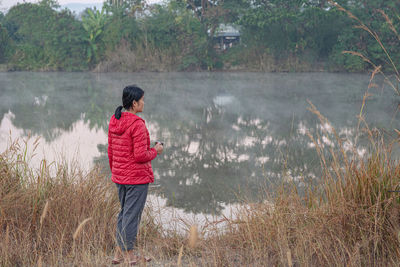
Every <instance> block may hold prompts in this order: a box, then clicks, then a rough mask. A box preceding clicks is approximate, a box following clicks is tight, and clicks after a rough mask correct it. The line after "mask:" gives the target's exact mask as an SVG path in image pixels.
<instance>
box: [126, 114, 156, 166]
mask: <svg viewBox="0 0 400 267" xmlns="http://www.w3.org/2000/svg"><path fill="white" fill-rule="evenodd" d="M132 135H133V157H134V159H135V161H136V162H139V163H144V162H148V161H152V160H153V159H155V157H157V150H156V149H155V148H150V147H149V145H148V140H147V139H148V133H147V128H146V125H145V124H144V122H143V121H139V120H138V121H136V123H135V125H134V127H133V134H132Z"/></svg>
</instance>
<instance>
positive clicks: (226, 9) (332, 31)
mask: <svg viewBox="0 0 400 267" xmlns="http://www.w3.org/2000/svg"><path fill="white" fill-rule="evenodd" d="M335 3H338V4H340V5H341V6H343V7H344V8H345V9H346V10H349V11H350V12H352V13H353V14H354V15H355V16H356V17H357V18H359V19H360V21H363V22H364V23H365V26H366V27H368V28H370V29H372V30H373V31H374V33H376V34H377V35H379V38H380V41H381V44H379V43H377V42H376V40H375V39H376V38H374V36H373V35H371V34H370V33H368V32H366V31H364V30H363V29H361V27H360V25H359V24H358V23H357V21H355V20H354V19H351V18H349V17H348V16H347V15H346V14H345V13H343V12H340V11H339V10H338V9H336V8H334V4H333V2H330V1H329V0H295V1H292V0H224V1H216V0H187V1H185V0H169V1H166V2H164V3H162V4H153V5H148V4H147V3H146V1H143V0H107V1H105V3H104V5H103V8H102V10H96V9H94V10H92V9H87V10H86V11H85V12H84V15H83V16H82V21H80V20H79V19H78V18H75V17H74V16H73V15H72V14H71V13H70V12H69V11H67V10H61V11H57V10H56V9H57V8H59V5H58V3H57V1H56V0H42V1H40V2H39V3H38V4H29V3H24V4H17V5H15V6H14V7H12V8H11V9H10V11H9V12H8V13H7V14H6V15H5V16H4V15H3V14H2V13H0V23H1V24H2V25H3V26H4V28H5V30H6V31H4V29H2V30H1V31H0V33H1V36H2V37H1V38H3V39H2V40H4V41H3V42H2V43H1V44H2V48H1V49H2V50H6V51H8V52H7V53H8V56H4V55H5V54H7V53H5V52H3V56H2V57H1V58H2V59H0V60H2V61H6V62H8V63H10V65H11V66H13V68H14V69H21V70H86V69H87V68H89V69H96V68H97V67H98V66H100V65H101V64H102V63H104V62H106V61H109V60H110V57H112V55H113V53H114V55H115V53H118V54H120V55H125V56H124V57H126V56H128V58H129V60H128V61H131V63H132V64H134V65H137V63H138V60H139V61H146V63H145V64H143V66H141V67H138V68H131V67H128V68H126V67H123V65H125V63H122V62H121V64H118V63H117V62H114V63H113V64H112V65H113V66H115V67H113V68H112V69H113V70H115V71H118V70H122V69H128V70H129V69H134V70H138V69H141V70H146V69H148V70H198V69H207V70H212V69H217V68H223V67H224V68H228V69H229V68H230V67H233V66H235V68H236V69H240V68H244V69H252V70H276V71H282V70H286V71H289V70H292V69H294V70H307V69H309V70H311V69H312V66H313V64H316V65H318V64H319V63H322V62H324V63H328V64H327V65H325V66H328V68H333V69H334V70H348V71H365V70H367V69H368V68H369V67H370V64H368V63H366V62H365V61H363V60H362V59H360V58H357V57H354V56H352V55H349V54H343V53H342V51H354V52H357V53H362V54H363V55H364V56H365V57H367V58H369V59H371V60H372V61H373V62H374V63H375V64H376V65H385V66H386V68H388V69H389V70H390V71H395V69H396V68H395V67H394V64H389V65H388V64H385V63H387V62H388V61H390V60H391V61H392V62H399V61H400V46H399V45H398V44H399V42H400V38H399V33H398V29H399V28H400V17H399V14H400V4H399V2H398V1H396V0H389V1H380V0H372V1H347V0H338V1H336V2H335ZM227 23H230V24H234V25H237V26H239V28H240V32H241V36H240V39H241V42H240V43H241V44H240V45H239V46H237V47H236V48H235V49H234V50H232V51H218V50H216V49H215V48H214V42H215V41H214V40H215V38H214V35H215V31H216V29H217V28H218V26H220V25H221V24H227ZM6 32H7V33H8V34H6ZM7 36H9V39H10V42H8V41H7V40H6V39H7ZM382 45H383V46H382ZM382 47H384V48H385V49H386V51H385V49H382ZM6 48H7V49H6ZM118 49H122V50H123V51H120V52H121V53H119V52H118V51H117V50H118ZM387 54H390V55H391V58H390V59H389V58H388V56H387ZM119 58H121V57H119ZM150 61H151V62H150ZM132 64H130V65H132ZM157 64H161V65H163V66H162V67H160V68H157V67H155V66H156V65H157ZM165 64H167V65H168V67H167V66H166V65H165ZM118 65H120V66H121V69H118V67H117V66H118ZM128 65H129V64H128ZM161 65H160V66H161ZM279 65H282V67H279ZM274 66H275V67H274ZM309 66H310V67H309ZM114 68H116V69H114ZM323 68H325V67H323ZM319 69H320V68H319Z"/></svg>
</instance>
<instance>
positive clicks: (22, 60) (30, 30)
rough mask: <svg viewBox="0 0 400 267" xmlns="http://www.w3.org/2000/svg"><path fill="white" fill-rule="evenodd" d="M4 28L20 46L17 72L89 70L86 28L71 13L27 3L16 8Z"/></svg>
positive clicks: (13, 8) (10, 12)
mask: <svg viewBox="0 0 400 267" xmlns="http://www.w3.org/2000/svg"><path fill="white" fill-rule="evenodd" d="M4 25H5V27H6V29H7V30H8V32H9V35H10V37H11V39H12V40H13V41H14V42H15V44H16V49H15V54H14V56H13V57H12V59H11V64H12V65H13V66H14V68H16V69H45V70H59V69H65V70H76V69H85V68H86V64H85V62H82V60H81V59H82V56H83V53H84V45H83V28H82V26H81V25H80V23H79V22H78V21H76V20H75V18H74V17H73V15H72V14H71V12H70V11H68V10H62V11H61V12H56V11H55V10H53V9H52V8H51V7H49V6H48V5H42V4H30V3H24V4H19V5H16V6H14V7H12V8H11V9H10V10H9V12H8V13H7V15H6V16H5V18H4Z"/></svg>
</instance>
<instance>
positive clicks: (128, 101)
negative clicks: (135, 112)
mask: <svg viewBox="0 0 400 267" xmlns="http://www.w3.org/2000/svg"><path fill="white" fill-rule="evenodd" d="M143 95H144V91H143V90H142V89H141V88H139V87H138V86H136V85H128V86H127V87H125V88H124V91H123V92H122V106H119V107H117V109H116V110H115V118H116V119H117V120H119V119H120V118H121V111H122V108H124V109H125V110H128V109H130V108H131V107H132V103H133V101H139V100H140V99H141V98H142V97H143Z"/></svg>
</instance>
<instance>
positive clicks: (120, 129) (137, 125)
mask: <svg viewBox="0 0 400 267" xmlns="http://www.w3.org/2000/svg"><path fill="white" fill-rule="evenodd" d="M122 105H123V106H119V107H118V108H117V109H116V110H115V114H114V115H113V116H112V117H111V120H110V124H109V128H108V159H109V163H110V169H111V173H112V178H111V179H112V181H113V182H114V183H115V184H116V186H117V188H118V197H119V201H120V204H121V211H120V213H119V215H118V221H117V231H116V239H117V244H118V247H117V248H116V251H115V255H114V259H113V260H112V263H113V264H118V263H121V262H122V261H123V260H125V261H127V262H129V263H130V264H131V265H135V264H137V263H138V261H139V257H138V256H137V255H136V254H135V253H134V250H133V247H134V244H135V241H136V236H137V232H138V226H139V223H140V218H141V214H142V211H143V208H144V205H145V202H146V197H147V191H148V187H149V183H153V182H154V174H153V170H152V168H151V161H152V160H153V159H155V158H156V157H157V155H159V154H161V153H162V151H163V146H162V145H161V144H160V143H157V144H156V145H155V146H154V147H153V148H150V136H149V132H148V130H147V128H146V125H145V121H144V120H143V119H142V118H140V117H139V116H137V115H136V114H137V113H139V112H142V111H143V107H144V91H143V90H142V89H140V88H139V87H137V86H135V85H131V86H127V87H125V88H124V90H123V93H122ZM122 108H124V109H125V110H126V112H122ZM142 259H145V260H147V261H149V260H150V259H148V258H142Z"/></svg>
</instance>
